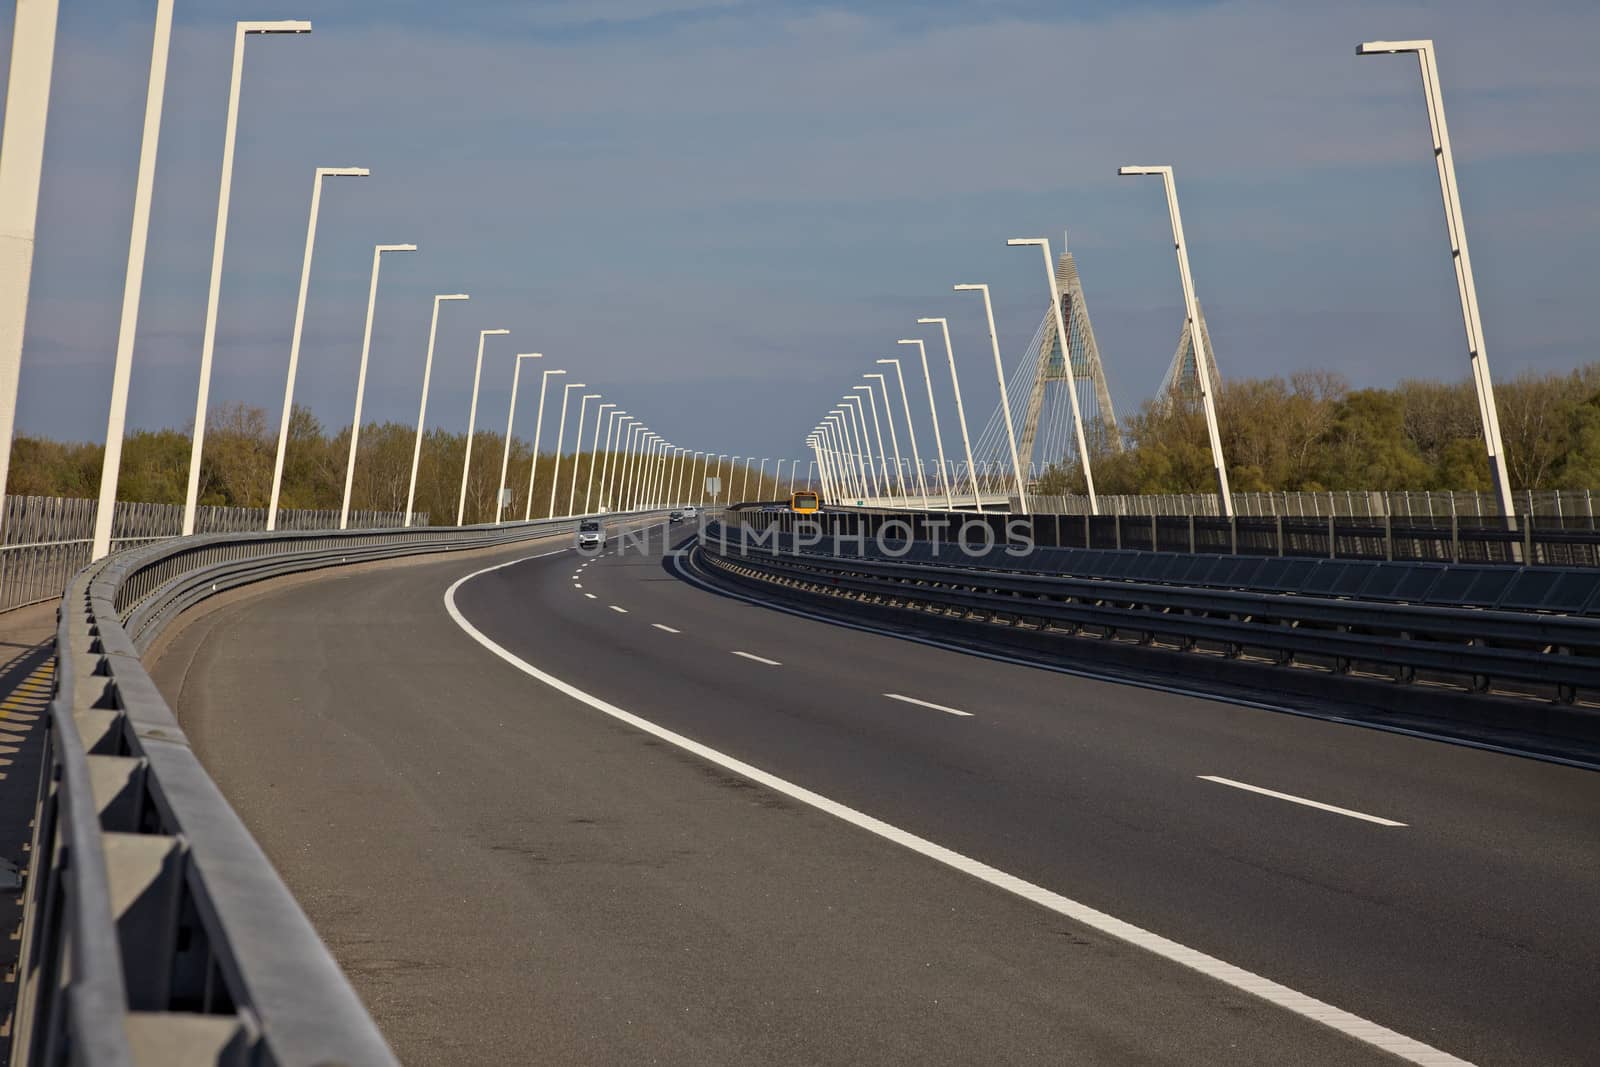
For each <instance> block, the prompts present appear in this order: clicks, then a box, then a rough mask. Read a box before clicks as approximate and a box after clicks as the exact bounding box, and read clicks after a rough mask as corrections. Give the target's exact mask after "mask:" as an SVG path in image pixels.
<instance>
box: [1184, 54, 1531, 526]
mask: <svg viewBox="0 0 1600 1067" xmlns="http://www.w3.org/2000/svg"><path fill="white" fill-rule="evenodd" d="M1405 52H1414V53H1416V56H1417V63H1418V65H1419V66H1420V67H1421V68H1422V96H1423V100H1424V102H1425V104H1426V105H1427V109H1428V127H1429V129H1430V130H1431V131H1432V132H1433V161H1434V164H1435V166H1436V167H1437V169H1438V171H1439V193H1440V196H1441V198H1442V199H1443V201H1444V222H1445V231H1446V233H1447V234H1448V236H1449V239H1450V252H1451V258H1452V260H1453V261H1454V262H1455V266H1456V294H1457V296H1458V297H1459V298H1460V302H1461V322H1462V326H1463V327H1464V328H1465V329H1466V334H1467V358H1468V359H1469V360H1470V361H1471V363H1472V384H1473V387H1474V388H1475V389H1476V390H1477V393H1478V416H1479V419H1480V420H1481V421H1482V423H1483V441H1484V447H1485V448H1486V449H1487V450H1488V453H1489V473H1490V474H1491V475H1492V476H1493V478H1494V492H1495V497H1496V499H1497V500H1498V501H1499V503H1500V514H1501V516H1502V518H1503V519H1504V520H1505V522H1506V523H1507V525H1508V526H1509V525H1514V523H1515V518H1514V515H1513V513H1512V504H1511V479H1510V477H1509V475H1508V474H1507V473H1506V456H1505V448H1504V445H1503V443H1502V442H1501V440H1500V412H1499V411H1498V409H1497V408H1496V406H1495V399H1494V382H1493V380H1492V379H1491V377H1490V375H1489V352H1488V348H1487V347H1486V346H1485V344H1484V340H1483V319H1482V317H1481V316H1480V315H1479V313H1478V286H1477V282H1476V281H1475V280H1474V279H1473V275H1472V254H1471V253H1470V252H1469V251H1468V250H1467V227H1466V222H1465V220H1464V219H1463V218H1462V217H1461V192H1460V189H1459V188H1458V187H1457V185H1456V161H1455V154H1454V153H1453V152H1452V151H1451V149H1450V127H1449V125H1448V124H1447V123H1446V122H1445V117H1444V90H1443V89H1442V88H1440V85H1439V64H1438V61H1437V59H1436V57H1435V55H1434V44H1433V42H1432V41H1430V40H1422V41H1368V42H1366V43H1365V44H1362V45H1360V46H1359V47H1358V48H1357V49H1356V55H1359V56H1370V55H1398V54H1401V53H1405ZM1174 218H1176V215H1174Z"/></svg>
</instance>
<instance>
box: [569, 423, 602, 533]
mask: <svg viewBox="0 0 1600 1067" xmlns="http://www.w3.org/2000/svg"><path fill="white" fill-rule="evenodd" d="M599 398H600V394H599V393H584V394H583V396H582V397H581V398H580V399H579V401H578V431H577V433H576V434H574V435H573V438H572V482H571V488H569V489H568V490H567V515H568V517H569V518H570V517H571V516H572V515H574V514H576V512H575V510H574V509H575V508H576V507H577V504H578V460H580V459H581V458H583V420H584V417H585V416H586V415H587V413H588V411H589V401H591V400H598V399H599ZM599 429H600V425H599V423H598V422H596V423H595V430H596V431H597V432H598V431H599Z"/></svg>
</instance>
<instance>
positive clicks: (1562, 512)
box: [1028, 489, 1600, 529]
mask: <svg viewBox="0 0 1600 1067" xmlns="http://www.w3.org/2000/svg"><path fill="white" fill-rule="evenodd" d="M1028 503H1029V505H1030V506H1031V507H1032V508H1033V510H1034V511H1036V512H1051V513H1059V514H1062V515H1086V514H1088V512H1089V498H1088V497H1086V496H1046V495H1044V494H1042V493H1033V492H1030V493H1029V494H1028ZM1098 503H1099V506H1100V511H1101V513H1102V514H1105V515H1212V516H1215V515H1218V514H1220V513H1219V511H1218V508H1217V495H1216V494H1215V493H1146V494H1140V495H1122V494H1114V493H1101V494H1100V495H1099V497H1098ZM1512 503H1513V505H1514V510H1515V511H1517V512H1518V513H1520V514H1524V515H1533V516H1535V517H1537V518H1538V519H1540V520H1541V521H1549V520H1555V521H1556V522H1565V523H1568V524H1572V525H1587V526H1588V527H1590V528H1591V529H1592V528H1594V527H1595V526H1596V524H1597V521H1600V519H1597V516H1596V514H1595V512H1596V511H1597V510H1600V496H1597V495H1596V494H1594V493H1593V492H1591V491H1590V490H1588V489H1523V490H1519V491H1517V492H1514V493H1512ZM1498 507H1499V504H1498V503H1497V501H1496V500H1495V496H1494V494H1493V493H1490V492H1475V491H1473V490H1470V489H1457V490H1449V489H1409V490H1407V489H1391V490H1364V489H1324V490H1322V491H1321V492H1316V493H1313V492H1273V493H1234V494H1233V510H1234V513H1235V514H1237V515H1243V516H1246V517H1258V518H1259V517H1261V516H1266V517H1268V518H1274V517H1276V516H1278V515H1283V516H1285V517H1288V518H1326V517H1327V516H1329V515H1336V516H1338V517H1340V518H1369V519H1381V518H1383V517H1384V516H1385V515H1389V516H1392V517H1393V518H1395V519H1399V520H1401V521H1411V520H1416V519H1432V520H1434V521H1448V520H1449V519H1450V517H1451V516H1456V517H1457V518H1462V519H1485V520H1491V521H1498V518H1499V516H1498Z"/></svg>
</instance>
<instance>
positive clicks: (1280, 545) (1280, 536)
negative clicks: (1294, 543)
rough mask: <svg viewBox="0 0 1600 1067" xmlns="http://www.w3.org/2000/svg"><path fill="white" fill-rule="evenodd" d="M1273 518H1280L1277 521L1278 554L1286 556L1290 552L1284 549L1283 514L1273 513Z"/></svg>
mask: <svg viewBox="0 0 1600 1067" xmlns="http://www.w3.org/2000/svg"><path fill="white" fill-rule="evenodd" d="M1274 510H1276V509H1274ZM1273 518H1275V519H1277V520H1278V521H1277V526H1278V555H1280V556H1286V555H1288V553H1287V552H1285V551H1284V545H1283V516H1282V515H1276V514H1275V515H1273Z"/></svg>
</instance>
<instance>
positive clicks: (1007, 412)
mask: <svg viewBox="0 0 1600 1067" xmlns="http://www.w3.org/2000/svg"><path fill="white" fill-rule="evenodd" d="M952 288H954V289H955V291H956V292H958V293H966V292H975V293H982V294H983V313H984V316H985V317H986V318H987V319H988V320H989V346H990V347H991V348H992V349H994V380H995V381H996V382H999V383H1000V412H1001V414H1003V415H1004V416H1005V420H1006V444H1008V445H1010V446H1011V473H1012V474H1014V475H1016V479H1017V507H1018V508H1020V509H1021V510H1022V513H1023V514H1024V515H1026V514H1027V513H1028V488H1027V482H1026V481H1025V480H1024V479H1023V477H1022V461H1021V460H1020V459H1018V458H1017V430H1016V427H1015V426H1013V425H1012V423H1011V398H1010V397H1008V396H1007V395H1006V371H1005V367H1004V366H1002V365H1001V363H1000V335H999V334H997V333H996V332H995V329H994V303H993V302H992V301H991V300H990V299H989V287H988V286H987V285H985V284H983V283H981V282H980V283H978V284H975V285H974V284H962V285H957V286H953V287H952ZM1061 350H1062V352H1063V353H1066V345H1065V343H1063V344H1062V349H1061ZM1066 358H1068V359H1071V355H1070V353H1068V354H1067V355H1066Z"/></svg>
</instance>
